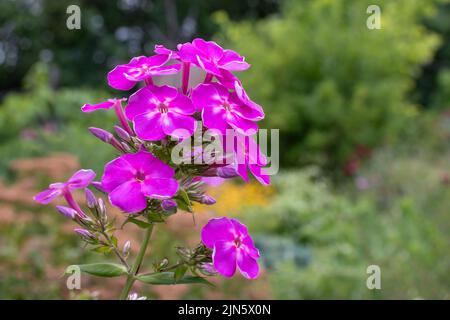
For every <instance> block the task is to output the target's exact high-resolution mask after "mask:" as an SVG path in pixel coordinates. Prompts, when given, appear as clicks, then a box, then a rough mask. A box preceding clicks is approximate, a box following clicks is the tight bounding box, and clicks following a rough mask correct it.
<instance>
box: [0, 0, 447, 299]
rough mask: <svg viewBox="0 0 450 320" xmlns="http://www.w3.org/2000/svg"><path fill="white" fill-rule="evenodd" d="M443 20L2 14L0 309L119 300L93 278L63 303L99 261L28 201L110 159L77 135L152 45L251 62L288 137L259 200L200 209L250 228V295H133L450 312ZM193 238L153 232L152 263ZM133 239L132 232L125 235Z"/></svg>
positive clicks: (240, 287) (118, 12)
mask: <svg viewBox="0 0 450 320" xmlns="http://www.w3.org/2000/svg"><path fill="white" fill-rule="evenodd" d="M72 4H76V5H78V6H80V8H81V29H80V30H68V29H67V28H66V19H67V16H68V14H67V13H66V9H67V7H68V6H69V5H72ZM371 4H375V5H379V6H380V8H381V29H380V30H369V29H368V28H367V27H366V19H367V18H368V16H369V13H367V12H366V9H367V7H368V6H369V5H371ZM449 17H450V3H449V1H445V0H395V1H389V0H373V1H372V0H371V1H368V0H351V1H349V0H345V1H344V0H315V1H309V0H298V1H293V0H291V1H289V0H239V1H238V0H228V1H225V0H217V1H201V0H191V1H188V0H177V1H175V0H166V1H151V0H114V1H96V0H90V1H87V0H80V1H75V0H71V1H68V0H61V1H50V0H17V1H13V0H4V1H2V2H0V154H1V155H2V156H1V158H0V177H1V179H0V234H1V236H0V298H6V299H10V298H22V299H29V298H44V297H45V298H95V297H96V294H97V293H96V289H99V295H100V297H101V298H108V297H109V296H108V293H109V292H115V291H117V290H119V289H118V288H120V286H121V284H117V283H116V282H114V281H111V282H110V286H111V287H110V288H107V290H105V289H104V290H103V291H102V290H101V285H98V284H99V283H97V282H95V279H88V280H86V281H88V282H87V283H84V285H85V286H84V287H86V288H87V290H84V291H82V292H75V293H70V294H69V293H68V292H67V291H68V290H67V289H66V288H65V287H64V285H65V283H64V279H61V278H60V277H59V276H60V274H61V272H62V270H63V269H64V267H65V266H67V265H68V264H70V263H72V262H73V260H74V259H76V260H77V261H79V262H81V261H96V254H92V253H89V252H88V253H86V252H84V251H82V250H81V249H79V248H78V247H79V244H80V242H79V241H78V239H77V238H76V236H74V235H73V234H72V233H71V229H70V227H68V226H66V224H65V223H64V221H63V219H62V218H61V217H58V216H57V215H56V213H55V212H52V210H51V209H49V208H42V207H38V206H36V205H35V204H33V203H32V201H31V197H32V196H33V194H34V193H35V192H36V191H37V190H39V188H41V187H44V186H45V185H46V184H48V183H49V182H50V181H52V180H55V179H56V180H57V179H64V177H67V176H68V175H70V173H71V171H74V170H75V169H76V168H77V167H79V166H81V167H84V168H87V167H90V168H93V169H95V170H96V171H97V172H98V174H99V175H100V174H101V172H102V169H103V164H104V163H105V162H107V161H109V160H110V159H112V158H113V157H114V153H113V151H112V150H111V149H110V148H108V147H107V146H103V145H101V144H100V143H98V142H97V141H96V140H95V138H93V137H92V136H90V135H89V133H88V131H87V127H88V126H100V127H102V126H103V127H104V124H105V123H108V124H112V123H113V122H114V116H113V114H112V113H108V112H98V113H93V114H89V115H86V114H82V113H81V112H79V108H80V106H81V105H83V104H84V103H86V102H96V101H101V100H102V99H105V98H109V97H111V96H115V95H117V94H118V93H117V92H114V91H113V90H111V89H110V88H108V87H107V85H106V73H107V72H108V71H109V70H110V69H112V68H113V66H114V65H116V64H118V63H124V62H126V61H128V60H129V59H130V58H131V57H133V56H136V55H141V54H146V55H150V54H151V53H152V50H153V47H154V45H155V44H156V43H162V44H164V45H166V46H168V47H171V48H174V47H175V45H176V44H177V43H180V42H185V41H190V40H192V39H193V38H195V37H204V38H212V39H214V40H217V41H218V42H219V43H220V44H221V45H222V46H223V47H228V48H232V49H233V50H236V51H238V52H239V53H241V54H242V55H244V56H246V59H247V61H248V62H249V63H250V64H252V66H253V67H252V68H251V69H250V70H248V71H247V72H244V73H241V74H240V76H241V77H242V81H243V84H244V86H245V87H246V89H247V90H248V92H249V94H250V96H251V98H252V99H253V100H255V101H257V102H258V103H259V104H261V105H262V106H264V108H265V112H266V115H267V117H266V119H265V120H264V122H263V124H262V127H264V128H279V129H280V156H281V170H280V173H279V174H278V175H277V176H276V177H274V179H273V185H272V186H271V187H270V188H268V189H264V188H262V187H259V186H257V185H255V184H250V185H246V186H244V185H242V184H239V183H238V184H233V183H225V184H224V185H222V186H220V187H219V188H218V189H217V190H216V191H214V190H211V192H212V193H214V192H215V194H214V195H215V196H216V197H217V200H218V203H217V205H216V206H214V207H210V208H203V207H199V208H198V212H199V213H198V214H197V216H198V219H199V220H198V221H199V223H200V225H201V223H202V221H205V220H206V218H207V217H209V216H211V215H220V214H227V215H235V216H237V217H239V219H242V220H243V221H245V222H246V223H247V224H248V226H249V228H250V229H251V230H252V233H254V234H255V235H256V236H255V238H256V242H257V245H258V247H260V248H261V250H262V252H263V264H264V267H265V268H264V270H265V271H264V273H263V275H262V277H261V280H259V281H253V282H247V281H243V280H242V279H239V278H237V279H233V280H232V281H224V282H219V283H220V284H219V285H220V290H208V289H205V288H197V287H194V288H186V287H183V286H181V287H180V288H178V289H174V288H173V287H171V288H164V289H159V288H153V289H151V290H150V289H148V288H139V290H140V292H142V294H146V295H148V296H149V297H151V298H267V297H269V298H284V299H299V298H311V299H318V298H331V299H337V298H347V299H356V298H363V299H392V298H402V299H403V298H407V299H411V298H426V299H427V298H437V299H449V298H450V278H449V275H448V270H450V258H449V256H448V245H449V243H450V225H449V212H450V203H449V201H448V199H449V196H450V163H449V161H448V159H449V156H450V144H449V142H450V140H449V139H450V19H449ZM111 127H112V125H111ZM105 129H111V128H105ZM242 198H245V199H246V201H245V202H243V201H242ZM261 216H263V217H264V219H261V218H260V217H261ZM118 217H120V214H118ZM171 219H172V218H171ZM191 226H192V220H191V218H190V216H189V217H186V216H185V215H183V214H182V213H180V214H178V215H177V216H176V217H174V218H173V222H172V223H171V224H169V225H168V226H167V227H168V232H166V233H164V230H161V231H160V232H158V234H157V237H158V239H159V240H158V243H157V245H156V247H155V248H154V254H155V256H158V255H159V257H161V256H163V255H164V254H165V252H167V251H169V249H170V248H172V247H174V246H175V245H177V244H178V243H179V242H180V243H181V241H186V240H188V241H193V243H195V241H198V229H197V230H195V231H194V233H186V231H185V229H187V228H188V227H189V228H190V227H191ZM127 228H131V227H127ZM131 229H132V228H131ZM131 229H130V230H128V229H125V231H124V236H126V237H130V238H133V236H134V234H133V230H131ZM135 241H136V242H138V241H139V239H135ZM148 259H149V260H148V262H147V265H148V264H149V263H151V261H152V259H153V258H152V257H148ZM372 264H375V265H379V266H380V267H381V270H382V290H368V289H367V287H366V279H367V276H368V275H367V274H366V268H367V266H369V265H372ZM49 283H51V285H48V284H49ZM168 292H171V294H172V295H170V294H169V293H168ZM112 297H114V295H113V296H112Z"/></svg>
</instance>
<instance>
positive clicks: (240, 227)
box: [231, 219, 248, 236]
mask: <svg viewBox="0 0 450 320" xmlns="http://www.w3.org/2000/svg"><path fill="white" fill-rule="evenodd" d="M231 223H232V224H233V227H234V229H235V230H236V232H237V233H238V234H239V235H241V236H247V235H248V230H247V227H246V226H245V225H244V224H242V223H241V222H239V220H237V219H231Z"/></svg>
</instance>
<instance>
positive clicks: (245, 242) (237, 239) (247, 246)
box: [202, 217, 259, 279]
mask: <svg viewBox="0 0 450 320" xmlns="http://www.w3.org/2000/svg"><path fill="white" fill-rule="evenodd" d="M202 242H203V244H204V245H205V246H206V247H208V248H210V249H213V254H212V259H213V265H214V269H215V270H216V271H217V272H218V273H219V274H221V275H223V276H224V277H231V276H233V275H234V273H235V272H236V267H237V268H238V269H239V271H240V272H241V273H242V275H243V276H244V277H246V278H248V279H255V278H256V277H258V275H259V266H258V262H257V260H258V259H259V251H258V249H257V248H255V245H254V244H253V240H252V238H251V237H250V235H249V234H248V230H247V227H246V226H245V225H243V224H242V223H240V222H239V221H238V220H236V219H228V218H226V217H223V218H213V219H211V220H209V221H208V223H207V224H206V225H205V226H204V227H203V229H202Z"/></svg>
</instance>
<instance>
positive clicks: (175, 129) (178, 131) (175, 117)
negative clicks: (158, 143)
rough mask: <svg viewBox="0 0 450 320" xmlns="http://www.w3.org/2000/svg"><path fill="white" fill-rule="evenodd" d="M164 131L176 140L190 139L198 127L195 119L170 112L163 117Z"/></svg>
mask: <svg viewBox="0 0 450 320" xmlns="http://www.w3.org/2000/svg"><path fill="white" fill-rule="evenodd" d="M161 119H162V129H163V131H164V133H165V134H167V135H169V136H172V137H175V138H182V139H184V138H187V137H190V136H191V135H192V134H193V133H194V131H195V127H196V122H195V119H194V118H192V117H190V116H185V115H183V114H179V113H176V112H168V113H166V114H163V115H162V116H161Z"/></svg>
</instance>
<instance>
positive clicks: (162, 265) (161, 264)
mask: <svg viewBox="0 0 450 320" xmlns="http://www.w3.org/2000/svg"><path fill="white" fill-rule="evenodd" d="M168 264H169V260H167V259H166V258H164V259H162V260H161V262H160V263H159V267H160V268H165V267H167V266H168Z"/></svg>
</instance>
